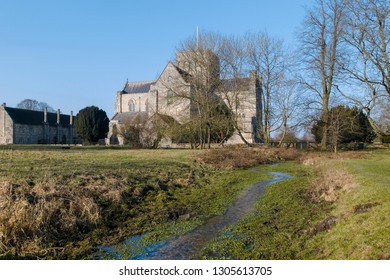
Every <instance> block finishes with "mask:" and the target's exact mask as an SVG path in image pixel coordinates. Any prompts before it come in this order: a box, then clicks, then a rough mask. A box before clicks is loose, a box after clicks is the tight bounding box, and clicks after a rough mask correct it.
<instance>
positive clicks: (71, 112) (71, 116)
mask: <svg viewBox="0 0 390 280" xmlns="http://www.w3.org/2000/svg"><path fill="white" fill-rule="evenodd" d="M69 124H70V126H72V125H73V111H70V120H69Z"/></svg>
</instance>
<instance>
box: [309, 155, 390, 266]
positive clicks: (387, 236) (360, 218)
mask: <svg viewBox="0 0 390 280" xmlns="http://www.w3.org/2000/svg"><path fill="white" fill-rule="evenodd" d="M333 164H335V165H336V166H337V168H340V169H344V170H346V171H348V173H350V174H351V175H352V177H353V178H354V180H355V182H356V187H355V188H354V189H353V190H351V191H349V192H347V193H345V194H344V195H342V196H341V197H340V198H339V199H338V200H337V203H335V205H334V209H333V210H332V211H331V215H332V216H334V217H335V218H336V219H337V223H335V225H334V227H332V228H331V229H330V230H328V231H326V232H324V233H322V234H320V235H319V236H316V238H315V239H314V240H313V241H312V242H313V246H315V247H320V248H321V250H319V252H318V254H317V258H320V259H390V153H389V152H383V153H375V154H372V153H368V154H367V155H366V156H365V157H364V158H360V159H347V160H339V161H337V162H334V161H333Z"/></svg>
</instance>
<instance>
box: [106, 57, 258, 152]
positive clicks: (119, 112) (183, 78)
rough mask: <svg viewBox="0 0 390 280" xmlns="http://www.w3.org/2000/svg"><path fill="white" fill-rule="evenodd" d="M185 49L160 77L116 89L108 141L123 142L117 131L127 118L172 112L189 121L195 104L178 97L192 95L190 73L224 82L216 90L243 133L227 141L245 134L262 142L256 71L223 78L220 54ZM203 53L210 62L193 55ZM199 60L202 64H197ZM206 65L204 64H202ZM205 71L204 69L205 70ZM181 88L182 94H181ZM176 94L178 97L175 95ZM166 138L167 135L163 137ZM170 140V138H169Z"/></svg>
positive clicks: (235, 141) (181, 120)
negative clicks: (242, 75)
mask: <svg viewBox="0 0 390 280" xmlns="http://www.w3.org/2000/svg"><path fill="white" fill-rule="evenodd" d="M195 52H196V53H194V51H193V54H191V52H190V51H181V52H177V54H176V62H175V63H173V62H168V64H167V65H166V67H165V69H164V70H163V71H162V73H161V74H160V76H159V77H158V79H157V80H151V81H141V82H129V81H127V82H126V83H125V85H124V87H123V89H122V90H120V91H118V92H117V93H116V102H115V115H114V116H113V118H112V119H111V121H110V129H109V134H108V138H107V139H106V143H107V144H123V139H121V137H117V135H116V133H115V132H116V131H117V129H118V127H120V125H121V124H123V123H124V122H125V121H127V122H128V121H130V122H133V123H134V125H135V126H136V125H137V122H138V123H139V122H140V120H143V121H144V122H143V123H145V120H147V119H148V118H152V117H155V116H156V115H158V116H169V117H170V118H173V119H174V120H175V121H177V122H178V123H181V124H185V123H186V122H187V121H189V120H190V119H191V116H192V115H193V111H194V106H193V104H192V101H191V98H178V97H177V96H178V95H180V94H183V95H185V94H187V96H190V94H191V91H192V90H193V88H194V85H193V84H191V81H194V79H190V78H189V77H193V76H195V75H199V73H203V72H202V71H205V72H207V74H206V75H203V77H206V78H204V79H205V83H207V82H209V83H210V82H213V81H217V80H218V83H219V84H220V85H222V86H219V87H218V88H215V89H214V90H213V92H212V94H214V95H215V96H216V97H217V98H219V99H220V100H224V101H225V103H228V102H229V108H232V110H233V111H234V114H235V115H236V116H237V118H238V123H239V126H240V128H241V129H240V130H241V136H239V135H238V134H237V132H236V133H235V134H234V135H233V136H232V137H230V139H228V141H227V144H240V143H243V140H242V138H245V140H246V141H247V142H249V143H255V142H259V139H257V137H256V131H257V123H259V122H258V120H259V118H260V117H261V114H260V108H261V98H260V81H259V79H258V77H257V75H256V72H255V71H251V72H250V76H249V77H248V78H240V79H235V80H233V79H225V80H220V62H219V59H218V57H217V56H216V55H215V54H214V53H212V52H211V51H209V50H201V51H199V50H197V51H195ZM199 54H201V55H202V56H203V57H206V58H207V62H206V64H203V65H202V66H199V65H200V64H201V63H200V62H197V61H196V59H195V58H194V59H193V58H192V57H194V56H198V55H199ZM197 63H198V65H197ZM202 67H203V68H202ZM203 74H204V73H203ZM178 92H179V93H180V94H178ZM172 97H174V98H172ZM163 140H164V139H163ZM165 140H167V139H165ZM171 144H172V143H171V142H170V141H169V140H168V141H162V143H161V144H160V146H163V147H164V146H166V147H169V146H170V145H171Z"/></svg>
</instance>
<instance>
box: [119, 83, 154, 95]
mask: <svg viewBox="0 0 390 280" xmlns="http://www.w3.org/2000/svg"><path fill="white" fill-rule="evenodd" d="M155 83H156V81H143V82H126V84H125V87H124V88H123V90H122V93H147V92H149V90H150V86H151V85H154V84H155Z"/></svg>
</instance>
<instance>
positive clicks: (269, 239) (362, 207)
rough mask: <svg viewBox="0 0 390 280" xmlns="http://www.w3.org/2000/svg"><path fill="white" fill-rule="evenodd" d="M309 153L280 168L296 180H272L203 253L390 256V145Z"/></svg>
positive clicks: (231, 255)
mask: <svg viewBox="0 0 390 280" xmlns="http://www.w3.org/2000/svg"><path fill="white" fill-rule="evenodd" d="M357 155H358V156H357ZM311 157H312V156H309V160H308V161H307V162H310V163H311V164H309V165H308V166H307V165H302V164H298V163H289V164H284V165H280V166H279V167H276V170H277V171H284V172H288V173H290V174H292V175H294V178H293V179H289V180H287V181H283V182H280V183H278V184H275V185H272V186H269V187H268V190H267V192H266V195H265V196H264V197H263V198H262V199H261V200H259V202H258V205H257V209H256V212H255V213H253V215H252V216H250V217H248V218H247V219H245V220H243V221H242V222H241V223H240V224H239V225H237V226H236V227H233V228H228V229H226V231H225V233H224V234H223V235H221V236H220V237H218V238H216V239H215V240H214V241H213V242H212V243H210V244H209V246H208V247H207V248H205V249H204V250H203V254H202V258H204V259H374V260H377V259H390V169H389V167H390V153H389V151H381V152H375V153H367V152H362V153H358V154H356V153H355V154H352V156H351V158H350V155H348V154H346V156H343V155H341V156H337V155H336V156H334V155H330V156H328V155H322V156H321V155H320V156H319V157H318V155H315V156H314V160H312V158H311ZM313 162H315V163H313ZM272 168H273V170H275V167H272Z"/></svg>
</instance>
